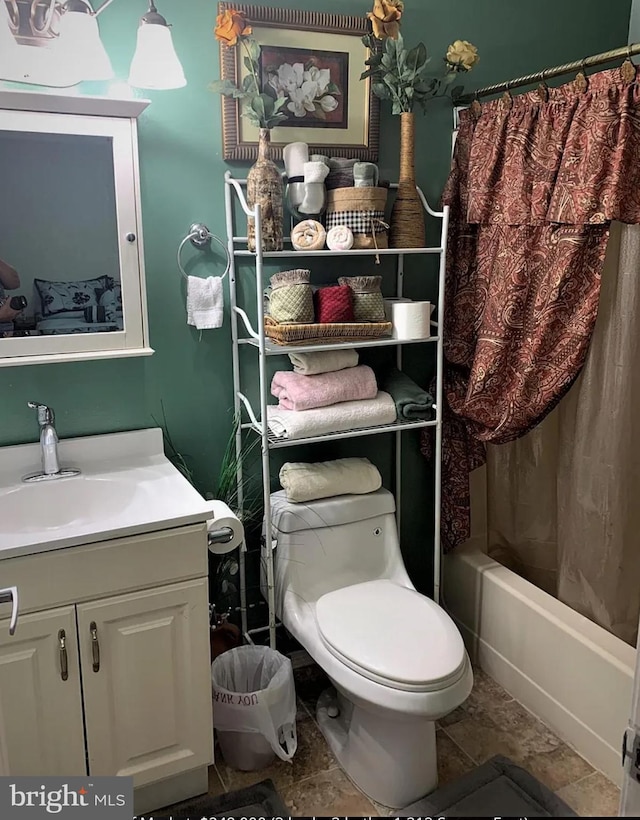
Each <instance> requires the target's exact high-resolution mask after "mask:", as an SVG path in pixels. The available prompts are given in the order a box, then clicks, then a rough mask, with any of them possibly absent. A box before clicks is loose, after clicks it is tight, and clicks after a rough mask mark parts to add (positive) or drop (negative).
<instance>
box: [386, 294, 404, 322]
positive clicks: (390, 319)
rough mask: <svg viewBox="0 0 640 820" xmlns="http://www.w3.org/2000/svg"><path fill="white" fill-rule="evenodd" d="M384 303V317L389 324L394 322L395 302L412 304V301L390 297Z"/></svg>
mask: <svg viewBox="0 0 640 820" xmlns="http://www.w3.org/2000/svg"><path fill="white" fill-rule="evenodd" d="M383 301H384V315H385V319H386V320H387V322H393V305H394V303H395V302H410V301H411V299H405V298H404V296H389V297H385V299H384V300H383Z"/></svg>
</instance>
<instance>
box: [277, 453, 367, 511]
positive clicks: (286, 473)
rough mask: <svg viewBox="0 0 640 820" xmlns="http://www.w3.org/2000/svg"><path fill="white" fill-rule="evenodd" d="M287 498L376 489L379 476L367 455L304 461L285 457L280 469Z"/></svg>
mask: <svg viewBox="0 0 640 820" xmlns="http://www.w3.org/2000/svg"><path fill="white" fill-rule="evenodd" d="M280 484H281V485H282V487H283V489H284V490H285V492H286V494H287V500H288V501H294V502H302V501H315V500H316V499H318V498H329V497H330V496H333V495H351V494H354V495H364V493H372V492H375V490H379V489H380V487H381V486H382V477H381V475H380V473H379V471H378V468H377V467H376V466H375V465H374V464H372V463H371V462H370V461H369V459H368V458H338V459H336V460H335V461H321V462H319V463H317V464H306V463H304V462H301V461H288V462H287V463H286V464H283V465H282V468H281V469H280Z"/></svg>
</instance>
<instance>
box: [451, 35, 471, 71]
mask: <svg viewBox="0 0 640 820" xmlns="http://www.w3.org/2000/svg"><path fill="white" fill-rule="evenodd" d="M445 59H446V61H447V63H449V65H450V66H451V68H453V69H455V70H456V71H471V69H472V68H473V67H474V65H475V64H476V63H477V62H478V60H479V59H480V57H479V56H478V49H477V48H476V47H475V46H474V45H473V44H472V43H470V42H469V41H468V40H456V41H455V43H451V45H450V46H449V48H448V49H447V56H446V58H445Z"/></svg>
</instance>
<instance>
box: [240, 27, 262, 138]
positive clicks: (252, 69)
mask: <svg viewBox="0 0 640 820" xmlns="http://www.w3.org/2000/svg"><path fill="white" fill-rule="evenodd" d="M241 42H242V45H243V46H244V50H245V51H246V52H247V57H248V58H249V63H250V65H251V75H252V76H253V81H254V83H255V84H256V94H259V93H260V83H259V82H258V75H257V74H256V71H255V68H254V66H253V59H252V58H251V52H250V51H249V46H248V45H247V41H246V40H244V39H241ZM262 125H263V127H264V122H263V123H262Z"/></svg>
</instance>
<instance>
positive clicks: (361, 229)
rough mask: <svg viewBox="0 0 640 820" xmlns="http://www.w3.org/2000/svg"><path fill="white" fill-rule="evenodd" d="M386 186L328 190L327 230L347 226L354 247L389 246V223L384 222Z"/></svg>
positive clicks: (373, 247)
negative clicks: (351, 235) (351, 234)
mask: <svg viewBox="0 0 640 820" xmlns="http://www.w3.org/2000/svg"><path fill="white" fill-rule="evenodd" d="M387 194H388V189H387V188H336V189H335V190H333V191H327V211H326V214H325V222H326V225H327V230H330V229H331V228H335V227H336V226H338V225H346V226H347V227H348V228H351V230H352V231H353V239H354V242H353V247H354V248H358V249H365V248H366V249H376V248H387V247H389V240H388V234H387V231H388V227H389V226H388V225H387V223H386V222H385V221H384V209H385V208H386V205H387Z"/></svg>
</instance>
